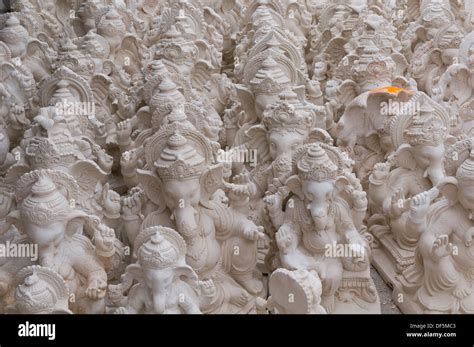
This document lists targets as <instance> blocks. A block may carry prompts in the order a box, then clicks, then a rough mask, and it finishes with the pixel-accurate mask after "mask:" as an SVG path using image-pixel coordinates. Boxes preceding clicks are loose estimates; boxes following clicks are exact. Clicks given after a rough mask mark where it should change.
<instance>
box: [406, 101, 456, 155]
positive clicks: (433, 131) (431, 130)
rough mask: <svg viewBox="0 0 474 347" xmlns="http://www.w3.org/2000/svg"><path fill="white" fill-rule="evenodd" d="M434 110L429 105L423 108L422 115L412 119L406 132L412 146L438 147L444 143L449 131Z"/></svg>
mask: <svg viewBox="0 0 474 347" xmlns="http://www.w3.org/2000/svg"><path fill="white" fill-rule="evenodd" d="M434 111H435V110H434V108H432V107H431V105H429V104H428V103H425V104H423V105H422V106H421V109H420V114H419V115H415V116H414V117H413V118H412V122H411V124H410V126H409V127H408V128H407V129H406V130H405V131H404V135H405V138H406V140H407V141H408V143H409V144H410V145H412V146H420V145H424V146H437V145H439V144H441V143H443V142H444V140H445V139H446V136H447V135H448V129H447V128H446V127H445V126H444V124H443V122H442V120H441V119H440V118H439V117H436V116H435V115H434Z"/></svg>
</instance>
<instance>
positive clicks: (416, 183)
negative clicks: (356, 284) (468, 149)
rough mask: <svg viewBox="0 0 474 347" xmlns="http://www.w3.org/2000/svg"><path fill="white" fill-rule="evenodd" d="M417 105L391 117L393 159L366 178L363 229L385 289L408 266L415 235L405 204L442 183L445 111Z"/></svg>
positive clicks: (423, 102) (427, 101)
mask: <svg viewBox="0 0 474 347" xmlns="http://www.w3.org/2000/svg"><path fill="white" fill-rule="evenodd" d="M418 102H420V103H421V105H420V107H419V111H417V112H416V113H415V114H400V115H398V116H396V119H395V120H394V121H393V123H392V128H391V136H392V142H393V143H394V145H395V147H396V148H397V150H396V152H395V153H394V157H393V158H392V160H387V161H386V162H385V163H379V164H376V165H375V166H374V170H373V172H372V174H371V175H370V177H369V182H370V183H369V193H368V196H369V208H370V211H371V214H372V215H371V217H370V219H369V221H368V226H369V230H370V232H371V233H372V234H373V235H374V237H375V239H376V241H377V245H378V246H379V247H377V248H376V249H374V264H375V266H376V267H377V269H379V271H380V272H381V273H382V276H383V277H384V279H385V280H387V281H389V282H391V283H395V282H396V281H397V279H396V277H397V274H399V273H400V272H401V271H402V270H403V269H405V268H406V267H407V266H409V265H411V264H413V261H414V250H415V248H416V246H417V244H418V241H419V238H420V235H421V234H420V231H419V229H418V228H417V226H416V225H413V223H412V222H411V220H410V219H409V218H408V216H409V208H410V201H411V200H412V199H413V197H414V196H416V195H417V194H420V193H422V192H426V191H430V192H432V191H431V189H432V188H433V187H436V185H437V184H439V183H440V182H441V181H442V179H443V178H444V177H445V170H444V160H445V153H446V148H448V147H449V146H450V143H451V142H450V141H451V140H452V139H451V138H452V137H451V136H449V134H448V129H449V116H448V114H447V113H446V111H445V110H444V109H443V108H442V107H440V106H439V105H438V104H436V103H434V102H433V101H432V100H430V99H423V98H421V99H419V101H418ZM451 144H452V143H451ZM392 166H394V167H393V168H392V169H391V167H392ZM429 194H431V193H429Z"/></svg>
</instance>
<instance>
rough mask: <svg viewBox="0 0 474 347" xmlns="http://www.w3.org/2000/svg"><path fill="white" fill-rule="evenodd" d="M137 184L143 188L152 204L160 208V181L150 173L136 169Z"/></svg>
mask: <svg viewBox="0 0 474 347" xmlns="http://www.w3.org/2000/svg"><path fill="white" fill-rule="evenodd" d="M137 176H138V182H139V183H140V184H141V185H142V186H143V188H144V190H145V194H146V196H147V197H148V199H150V200H151V201H152V202H154V203H155V204H156V205H158V206H162V205H163V204H162V201H161V198H160V192H161V186H162V182H161V179H160V178H159V177H158V176H157V175H155V174H154V173H153V172H152V171H148V170H142V169H137Z"/></svg>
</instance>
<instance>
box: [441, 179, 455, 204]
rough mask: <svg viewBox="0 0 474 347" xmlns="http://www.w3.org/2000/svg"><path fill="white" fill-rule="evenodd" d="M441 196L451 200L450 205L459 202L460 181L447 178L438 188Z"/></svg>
mask: <svg viewBox="0 0 474 347" xmlns="http://www.w3.org/2000/svg"><path fill="white" fill-rule="evenodd" d="M436 187H437V188H438V189H439V191H440V193H441V195H443V196H444V197H445V198H446V199H448V200H449V204H450V205H454V204H455V203H456V202H457V201H458V180H457V179H456V178H454V177H445V178H444V179H443V180H442V181H441V182H440V183H438V185H437V186H436Z"/></svg>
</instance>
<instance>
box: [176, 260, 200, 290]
mask: <svg viewBox="0 0 474 347" xmlns="http://www.w3.org/2000/svg"><path fill="white" fill-rule="evenodd" d="M175 275H176V278H179V279H180V280H181V281H184V282H186V283H187V284H189V286H190V287H191V288H193V289H194V290H196V291H197V292H198V293H199V292H200V287H199V282H198V281H199V278H198V276H197V274H196V272H195V271H194V270H193V269H192V268H191V267H190V266H189V265H183V266H178V267H176V270H175Z"/></svg>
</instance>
